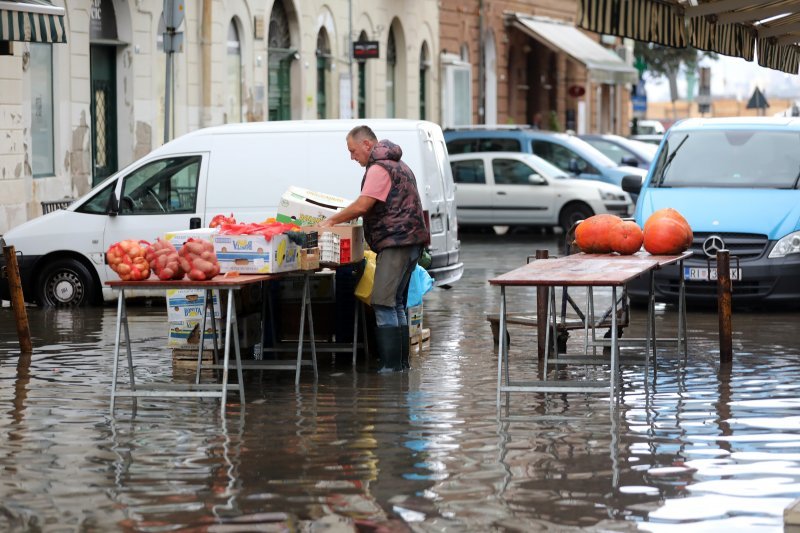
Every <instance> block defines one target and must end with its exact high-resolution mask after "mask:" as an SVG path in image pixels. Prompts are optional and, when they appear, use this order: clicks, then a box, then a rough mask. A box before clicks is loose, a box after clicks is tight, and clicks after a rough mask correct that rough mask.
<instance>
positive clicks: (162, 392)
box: [106, 270, 317, 416]
mask: <svg viewBox="0 0 800 533" xmlns="http://www.w3.org/2000/svg"><path fill="white" fill-rule="evenodd" d="M313 274H314V271H310V270H308V271H307V270H301V271H292V272H286V273H278V274H241V275H238V276H230V277H226V276H224V275H218V276H216V277H215V278H214V279H212V280H208V281H192V280H180V281H161V280H158V279H157V278H150V279H147V280H143V281H122V280H118V281H109V282H106V283H107V285H109V286H110V287H112V288H113V289H116V290H118V291H119V294H118V298H117V321H116V333H115V342H114V368H113V372H112V384H111V412H112V414H113V412H114V405H115V399H116V397H117V396H121V397H122V396H124V397H134V398H137V397H154V396H157V397H211V398H219V399H220V401H221V403H222V405H224V404H225V400H226V397H227V394H228V392H229V390H228V372H229V370H230V366H231V361H230V353H231V344H233V352H234V362H233V365H234V367H235V368H236V371H237V377H238V388H237V389H236V390H237V392H238V393H239V399H240V402H241V403H242V404H244V384H243V379H242V369H243V364H242V359H241V353H240V350H239V335H238V331H237V321H236V305H235V301H236V297H237V293H238V291H239V290H241V289H242V288H244V287H246V286H248V285H253V284H263V283H267V282H270V281H274V280H280V279H285V278H287V277H289V276H298V275H300V276H302V277H303V289H302V293H303V296H302V304H301V306H300V331H299V339H298V343H297V360H296V362H295V363H294V364H293V365H291V366H285V365H274V368H277V369H283V368H293V369H295V383H299V379H300V368H301V366H302V365H303V364H310V365H311V366H312V367H313V369H314V379H315V380H316V379H317V355H316V349H315V342H314V322H313V316H312V312H311V290H310V282H309V279H310V277H311V276H312V275H313ZM126 289H130V290H137V291H143V290H144V291H159V292H162V293H163V291H165V290H167V289H199V290H203V291H205V303H206V305H205V308H204V310H203V316H202V322H201V326H200V344H199V348H198V354H197V371H196V375H195V383H193V384H175V383H155V384H154V383H151V384H145V385H139V384H137V383H136V381H135V377H134V360H133V354H132V350H131V338H130V333H129V328H128V313H127V308H126V304H125V290H126ZM212 290H220V291H226V292H227V296H228V298H227V300H228V302H227V310H226V318H225V320H226V324H225V342H224V350H223V358H222V364H221V365H216V364H215V365H210V367H212V368H213V367H221V369H222V378H221V380H220V383H209V384H201V383H200V370H201V368H202V354H203V350H204V344H205V343H204V333H205V324H206V317H207V315H208V309H209V308H211V309H212V313H211V316H212V325H214V342H215V343H216V327H215V324H216V321H215V320H214V318H213V316H214V313H213V303H212V302H213V299H212V295H211V292H212ZM306 317H308V331H309V337H310V339H309V340H310V348H311V361H309V362H306V361H302V353H303V346H304V335H305V319H306ZM262 320H263V317H262ZM123 330H124V332H125V349H126V352H127V358H128V374H129V376H130V378H129V379H130V383H129V388H128V389H127V390H118V385H119V384H118V382H117V373H118V370H119V352H120V341H121V335H122V331H123ZM231 338H232V339H231ZM259 368H262V369H263V368H265V367H264V365H262V366H260V367H259ZM222 412H223V416H224V409H223V410H222Z"/></svg>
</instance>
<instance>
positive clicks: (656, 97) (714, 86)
mask: <svg viewBox="0 0 800 533" xmlns="http://www.w3.org/2000/svg"><path fill="white" fill-rule="evenodd" d="M700 66H703V67H706V66H707V67H711V96H712V98H714V97H717V98H719V97H727V98H738V99H741V100H747V99H749V98H750V95H752V94H753V90H754V89H755V87H756V86H758V87H759V88H760V89H761V91H762V92H763V93H764V95H765V96H766V97H767V99H768V100H769V98H770V97H775V98H795V99H797V100H800V75H797V74H794V75H793V74H787V73H785V72H779V71H777V70H772V69H768V68H763V67H761V66H759V65H758V63H757V62H756V61H745V60H744V59H742V58H739V57H728V56H722V55H720V56H719V59H717V60H716V61H712V60H710V59H708V58H704V59H703V60H702V61H701V62H700ZM646 88H647V99H648V101H651V102H664V101H668V100H669V84H668V83H667V79H666V78H662V79H660V80H653V79H648V80H647V85H646ZM695 90H696V89H695ZM678 93H679V97H680V98H681V99H685V98H686V77H685V76H684V75H680V76H679V78H678Z"/></svg>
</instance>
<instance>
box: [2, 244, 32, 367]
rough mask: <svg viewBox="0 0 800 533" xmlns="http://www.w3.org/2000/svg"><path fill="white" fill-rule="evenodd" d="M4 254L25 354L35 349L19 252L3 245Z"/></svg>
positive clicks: (21, 349) (21, 343) (22, 350)
mask: <svg viewBox="0 0 800 533" xmlns="http://www.w3.org/2000/svg"><path fill="white" fill-rule="evenodd" d="M4 243H5V242H4ZM3 255H4V256H5V258H6V277H7V278H8V289H9V292H10V293H11V307H12V309H13V310H14V321H15V322H16V324H17V337H19V349H20V351H21V352H22V353H23V354H29V353H31V352H32V351H33V348H32V346H31V330H30V328H29V327H28V314H27V312H26V311H25V299H24V298H23V297H22V281H21V280H20V277H19V266H18V265H17V252H16V250H14V247H13V246H3Z"/></svg>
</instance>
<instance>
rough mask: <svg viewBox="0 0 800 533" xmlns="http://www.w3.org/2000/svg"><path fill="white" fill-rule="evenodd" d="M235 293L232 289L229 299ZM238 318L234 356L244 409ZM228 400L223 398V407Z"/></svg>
mask: <svg viewBox="0 0 800 533" xmlns="http://www.w3.org/2000/svg"><path fill="white" fill-rule="evenodd" d="M233 294H234V291H233V289H231V293H230V295H229V296H228V298H231V299H232V298H233ZM233 312H234V313H236V304H235V303H234V306H233ZM237 318H238V317H236V316H234V317H233V328H234V329H233V355H234V358H235V359H236V379H237V380H238V382H239V403H240V404H241V406H242V408H244V376H243V375H242V351H241V349H240V346H239V327H238V322H237ZM225 400H226V398H223V400H222V401H223V405H225Z"/></svg>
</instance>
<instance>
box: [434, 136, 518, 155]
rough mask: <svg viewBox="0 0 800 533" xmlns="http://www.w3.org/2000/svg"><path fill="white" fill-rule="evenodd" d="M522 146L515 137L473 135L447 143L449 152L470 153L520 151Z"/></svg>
mask: <svg viewBox="0 0 800 533" xmlns="http://www.w3.org/2000/svg"><path fill="white" fill-rule="evenodd" d="M521 148H522V146H521V144H520V142H519V141H518V140H517V139H503V138H497V139H494V138H487V137H480V138H479V137H474V138H471V139H457V140H453V141H449V142H448V143H447V151H448V152H449V153H450V154H453V155H455V154H470V153H473V152H520V151H522V150H521Z"/></svg>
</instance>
